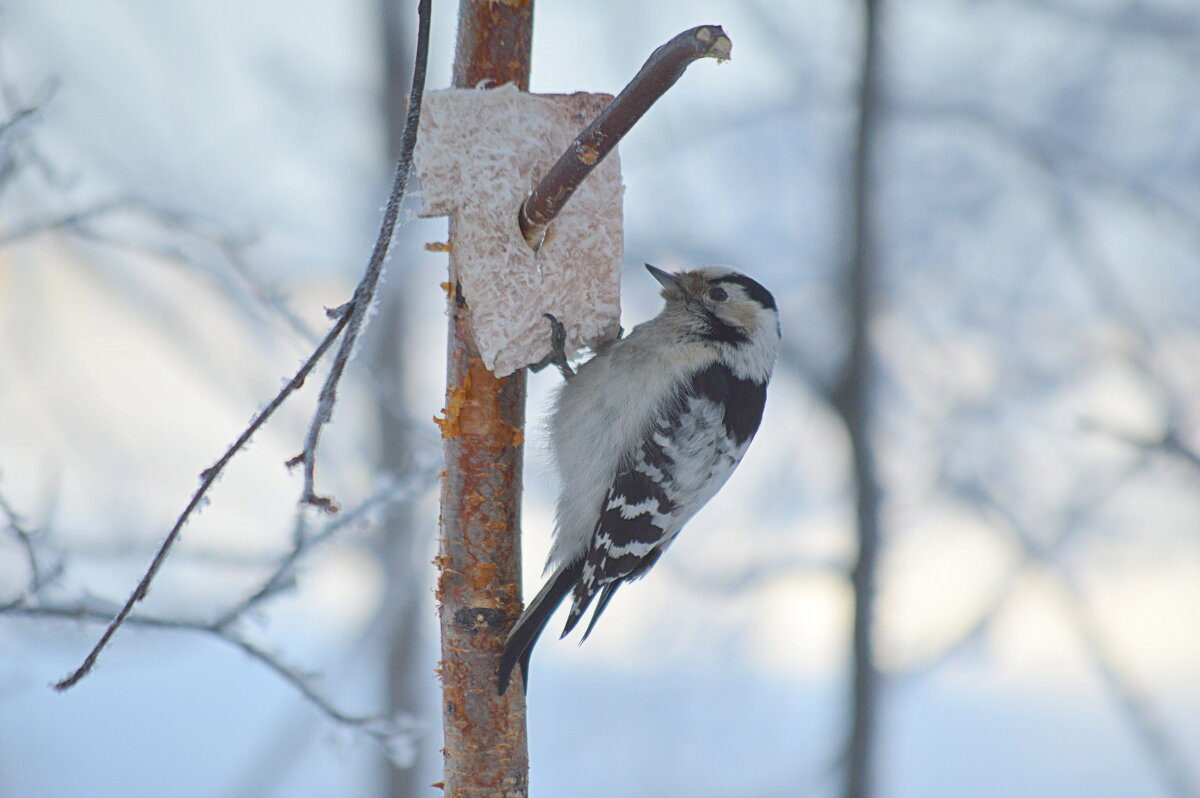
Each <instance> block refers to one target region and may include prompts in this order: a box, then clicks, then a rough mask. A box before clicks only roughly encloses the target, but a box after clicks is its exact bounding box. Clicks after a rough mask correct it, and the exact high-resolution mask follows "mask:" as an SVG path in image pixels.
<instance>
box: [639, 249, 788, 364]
mask: <svg viewBox="0 0 1200 798" xmlns="http://www.w3.org/2000/svg"><path fill="white" fill-rule="evenodd" d="M646 269H647V270H648V271H649V272H650V274H651V275H653V276H654V279H656V280H658V282H659V283H661V284H662V287H663V288H662V297H663V299H665V300H666V301H667V307H666V308H665V309H664V311H663V312H664V314H668V315H670V316H673V317H675V318H676V319H677V320H678V321H679V322H680V323H681V324H682V325H683V327H684V328H685V329H686V330H687V331H688V332H689V333H691V334H693V335H694V336H695V337H696V338H699V339H702V340H707V341H713V342H715V343H723V344H728V345H731V346H733V347H741V346H746V345H750V344H751V343H753V342H764V340H771V339H773V340H774V341H776V342H777V341H778V340H779V312H778V309H777V308H776V306H775V297H773V296H771V292H770V291H768V290H767V289H766V288H763V286H762V284H760V283H759V282H758V281H757V280H754V279H753V278H751V277H747V276H746V275H744V274H742V273H741V272H736V271H733V270H732V269H730V268H727V267H725V266H704V267H702V268H699V269H696V270H694V271H690V272H679V273H677V274H670V273H669V272H665V271H663V270H662V269H658V268H656V267H654V266H651V265H650V264H648V263H647V264H646Z"/></svg>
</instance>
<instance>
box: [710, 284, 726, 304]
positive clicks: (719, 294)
mask: <svg viewBox="0 0 1200 798" xmlns="http://www.w3.org/2000/svg"><path fill="white" fill-rule="evenodd" d="M708 298H709V299H711V300H712V301H713V302H724V301H725V300H726V299H729V292H728V291H726V290H725V289H724V288H722V287H721V286H719V285H718V286H715V287H713V288H710V289H709V290H708Z"/></svg>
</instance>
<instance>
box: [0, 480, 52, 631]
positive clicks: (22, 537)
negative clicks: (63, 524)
mask: <svg viewBox="0 0 1200 798" xmlns="http://www.w3.org/2000/svg"><path fill="white" fill-rule="evenodd" d="M0 514H3V515H4V523H5V528H6V529H7V531H8V534H10V535H11V536H12V537H13V538H14V539H16V541H17V544H18V545H19V546H20V547H21V551H22V553H23V554H24V556H25V567H26V568H28V570H29V579H28V581H27V582H26V585H25V592H24V596H18V597H17V598H16V599H14V600H13V602H12V603H11V604H9V605H7V606H16V605H18V604H20V603H21V602H22V601H23V600H24V598H25V597H28V596H32V595H35V594H36V593H38V592H39V591H40V590H41V589H42V588H43V587H45V586H46V585H47V584H49V583H50V582H52V581H54V579H56V578H57V577H58V576H59V575H60V574H61V573H62V564H61V562H59V563H56V564H54V565H52V566H49V567H46V566H45V564H44V563H43V562H42V556H41V552H39V551H38V545H37V541H36V540H35V538H36V537H37V531H36V530H33V529H30V528H29V525H28V523H27V522H26V521H25V519H24V517H22V516H21V514H20V513H18V512H17V511H16V510H15V509H14V508H13V506H12V505H11V504H9V502H8V499H7V498H5V497H4V495H3V494H0ZM2 609H4V607H0V610H2Z"/></svg>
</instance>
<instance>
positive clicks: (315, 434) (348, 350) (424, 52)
mask: <svg viewBox="0 0 1200 798" xmlns="http://www.w3.org/2000/svg"><path fill="white" fill-rule="evenodd" d="M429 9H430V0H421V2H420V3H419V4H418V5H417V14H418V22H417V55H416V64H415V66H414V68H413V80H412V93H411V95H410V96H409V101H408V119H407V120H406V121H405V123H404V135H403V136H402V139H401V144H400V158H399V160H398V161H397V162H396V172H395V178H394V180H393V182H392V193H391V196H390V197H389V198H388V204H387V210H386V212H385V213H384V215H383V224H382V226H381V227H380V229H379V237H378V238H377V239H376V240H375V249H374V250H373V251H372V253H371V261H370V263H369V264H368V265H367V272H366V274H364V275H363V278H362V280H361V281H360V282H359V284H358V287H357V288H355V289H354V297H353V299H351V300H350V303H349V305H348V306H347V317H348V324H347V325H346V335H345V337H343V338H342V345H341V347H340V348H339V349H338V353H337V357H336V358H335V359H334V362H333V368H331V369H330V370H329V375H328V376H327V377H326V378H325V385H324V386H322V388H321V396H320V399H319V401H318V403H317V411H316V413H315V414H313V420H312V424H311V425H310V426H309V429H308V435H307V436H306V438H305V440H304V451H302V452H301V453H300V454H299V455H297V456H296V457H295V458H293V459H292V460H291V461H290V464H299V463H303V465H304V495H303V496H302V497H301V502H303V503H304V504H311V505H313V506H316V507H320V508H322V509H324V510H326V511H328V512H336V511H337V506H336V505H335V504H334V503H333V501H332V500H331V499H329V498H327V497H325V496H318V495H317V493H316V490H315V487H314V481H315V469H316V461H317V444H318V442H319V440H320V437H321V429H322V428H323V427H324V426H325V425H326V424H328V423H329V420H330V419H331V418H332V417H333V406H334V403H335V402H336V401H337V389H338V385H339V383H340V382H341V380H342V375H343V373H344V372H345V370H346V365H347V364H348V363H349V362H350V358H351V356H352V355H353V354H354V346H355V344H356V343H357V341H358V336H359V334H360V333H361V332H362V330H363V328H364V327H365V326H366V322H367V317H368V312H369V311H370V309H371V307H372V305H373V304H374V301H375V293H376V290H377V288H378V286H379V278H380V276H381V275H382V274H383V266H384V263H385V261H386V260H387V254H388V248H389V247H391V244H392V234H393V233H394V232H395V229H396V220H397V219H398V218H399V216H400V204H401V202H403V201H404V190H405V187H406V186H407V184H408V174H409V171H410V170H411V168H412V158H413V148H414V147H416V144H417V126H418V123H419V122H420V120H421V98H422V96H423V95H424V93H425V70H426V65H427V64H428V62H429V13H430V12H429Z"/></svg>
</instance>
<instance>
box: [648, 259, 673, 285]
mask: <svg viewBox="0 0 1200 798" xmlns="http://www.w3.org/2000/svg"><path fill="white" fill-rule="evenodd" d="M646 271H648V272H650V276H651V277H653V278H654V279H655V280H658V281H659V282H660V283H662V287H663V288H675V289H679V278H677V277H676V276H675V275H673V274H670V273H669V272H664V271H663V270H662V269H660V268H658V267H656V266H651V265H650V264H649V263H647V264H646Z"/></svg>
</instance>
